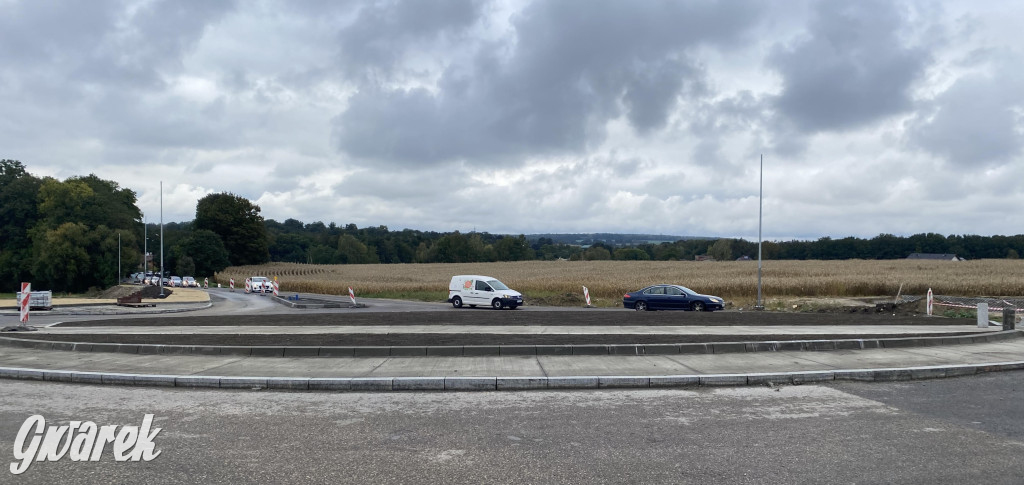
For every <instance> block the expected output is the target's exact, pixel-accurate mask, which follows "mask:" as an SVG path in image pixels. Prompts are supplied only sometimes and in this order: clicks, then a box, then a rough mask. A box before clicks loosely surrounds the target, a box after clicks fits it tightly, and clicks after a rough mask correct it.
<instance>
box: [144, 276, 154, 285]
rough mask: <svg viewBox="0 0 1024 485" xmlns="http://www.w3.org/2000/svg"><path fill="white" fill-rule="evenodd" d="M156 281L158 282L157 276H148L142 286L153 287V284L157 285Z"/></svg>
mask: <svg viewBox="0 0 1024 485" xmlns="http://www.w3.org/2000/svg"><path fill="white" fill-rule="evenodd" d="M155 281H156V276H153V275H151V274H148V275H146V276H144V277H143V278H142V284H144V285H153V284H155Z"/></svg>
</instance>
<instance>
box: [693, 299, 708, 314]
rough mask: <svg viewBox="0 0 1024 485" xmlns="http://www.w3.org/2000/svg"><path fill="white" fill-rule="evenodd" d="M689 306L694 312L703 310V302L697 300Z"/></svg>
mask: <svg viewBox="0 0 1024 485" xmlns="http://www.w3.org/2000/svg"><path fill="white" fill-rule="evenodd" d="M690 308H691V309H693V311H695V312H702V311H704V310H705V307H704V303H703V302H699V301H695V302H693V306H691V307H690Z"/></svg>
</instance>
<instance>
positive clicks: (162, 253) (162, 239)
mask: <svg viewBox="0 0 1024 485" xmlns="http://www.w3.org/2000/svg"><path fill="white" fill-rule="evenodd" d="M159 281H160V298H166V296H165V295H164V181H163V180H161V181H160V280H159Z"/></svg>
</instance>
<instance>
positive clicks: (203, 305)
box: [0, 301, 213, 324]
mask: <svg viewBox="0 0 1024 485" xmlns="http://www.w3.org/2000/svg"><path fill="white" fill-rule="evenodd" d="M156 305H157V306H156V307H155V308H156V309H154V310H142V311H140V310H134V311H131V310H120V309H121V308H128V307H119V306H117V305H115V304H111V303H84V304H81V305H58V306H54V307H53V308H54V310H59V311H57V312H55V313H50V314H51V315H159V314H162V313H184V312H194V311H197V310H205V309H207V308H211V307H213V302H212V301H204V302H194V303H184V302H182V303H156ZM160 305H195V307H194V308H191V307H190V308H165V309H162V310H161V309H160ZM100 306H110V307H113V308H112V310H113V311H110V312H103V313H89V312H78V313H76V312H74V311H67V310H70V309H74V308H78V307H87V308H94V307H100ZM149 308H154V307H149ZM51 311H52V310H51ZM34 313H35V312H34ZM17 315H18V312H16V311H15V312H10V313H8V312H3V311H0V316H17ZM30 324H31V323H30Z"/></svg>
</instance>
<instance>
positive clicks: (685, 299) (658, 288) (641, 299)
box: [622, 285, 725, 312]
mask: <svg viewBox="0 0 1024 485" xmlns="http://www.w3.org/2000/svg"><path fill="white" fill-rule="evenodd" d="M622 306H623V307H625V308H635V309H636V310H637V311H645V310H692V311H695V312H704V311H707V312H713V311H715V310H722V309H724V308H725V300H722V299H721V298H719V297H717V296H710V295H702V294H700V293H697V292H696V291H693V290H691V289H689V288H687V287H685V286H679V285H654V286H648V287H647V288H644V289H642V290H637V291H631V292H629V293H626V294H625V295H622Z"/></svg>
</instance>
